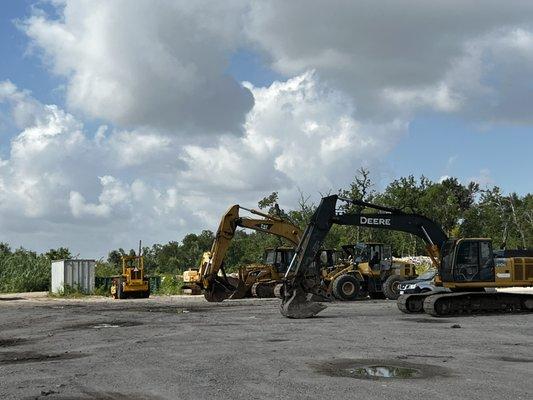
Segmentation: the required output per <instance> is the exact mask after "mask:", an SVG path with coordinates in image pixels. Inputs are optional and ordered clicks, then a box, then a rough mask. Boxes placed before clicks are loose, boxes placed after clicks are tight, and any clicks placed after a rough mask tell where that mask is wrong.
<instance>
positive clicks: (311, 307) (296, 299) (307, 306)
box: [280, 288, 326, 319]
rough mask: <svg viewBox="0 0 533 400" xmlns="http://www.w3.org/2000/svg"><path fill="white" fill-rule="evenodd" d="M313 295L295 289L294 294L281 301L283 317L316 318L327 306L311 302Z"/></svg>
mask: <svg viewBox="0 0 533 400" xmlns="http://www.w3.org/2000/svg"><path fill="white" fill-rule="evenodd" d="M312 296H313V295H312V294H310V293H306V292H304V291H303V290H302V289H301V288H295V289H293V290H292V293H291V294H290V295H289V296H287V297H284V298H283V300H282V301H281V306H280V311H281V315H283V316H284V317H287V318H295V319H300V318H311V317H314V316H316V315H317V314H318V313H319V312H320V311H322V310H324V309H325V308H326V306H325V305H324V304H322V303H317V302H314V301H311V297H312Z"/></svg>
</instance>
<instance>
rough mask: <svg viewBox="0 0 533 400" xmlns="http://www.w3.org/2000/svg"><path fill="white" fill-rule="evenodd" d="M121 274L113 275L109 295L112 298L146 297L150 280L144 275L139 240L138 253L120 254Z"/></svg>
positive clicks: (148, 295) (148, 294) (148, 292)
mask: <svg viewBox="0 0 533 400" xmlns="http://www.w3.org/2000/svg"><path fill="white" fill-rule="evenodd" d="M121 261H122V274H121V275H118V276H115V277H113V281H112V283H111V297H113V298H114V299H127V298H148V297H150V282H149V280H148V277H147V276H145V275H144V259H143V256H142V255H141V243H140V242H139V252H138V255H133V256H122V258H121Z"/></svg>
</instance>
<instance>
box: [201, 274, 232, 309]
mask: <svg viewBox="0 0 533 400" xmlns="http://www.w3.org/2000/svg"><path fill="white" fill-rule="evenodd" d="M234 291H235V286H234V285H233V283H232V282H230V281H229V280H228V279H224V278H222V277H216V278H215V279H213V280H212V282H211V284H210V285H209V287H208V288H207V289H206V290H204V297H205V299H206V300H207V301H209V302H210V303H218V302H221V301H224V300H226V299H228V298H230V296H231V295H232V294H233V292H234Z"/></svg>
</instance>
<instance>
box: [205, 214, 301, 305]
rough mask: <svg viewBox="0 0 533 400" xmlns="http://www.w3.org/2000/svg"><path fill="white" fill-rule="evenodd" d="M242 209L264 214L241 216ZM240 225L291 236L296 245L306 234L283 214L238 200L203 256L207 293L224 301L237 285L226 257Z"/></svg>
mask: <svg viewBox="0 0 533 400" xmlns="http://www.w3.org/2000/svg"><path fill="white" fill-rule="evenodd" d="M240 209H243V210H246V211H249V212H250V213H252V214H255V215H258V216H260V217H263V218H250V217H241V216H240V215H239V211H240ZM239 227H240V228H247V229H252V230H255V231H259V232H265V233H269V234H272V235H275V236H278V237H281V238H284V239H287V240H288V241H289V242H290V243H292V244H293V245H295V246H296V245H297V244H298V243H299V241H300V237H301V234H302V233H301V230H300V229H299V228H298V227H297V226H295V225H294V224H292V223H291V222H289V221H287V220H285V219H283V218H281V217H279V216H276V215H271V214H265V213H262V212H260V211H257V210H252V209H247V208H244V207H241V206H239V205H238V204H235V205H233V206H231V207H230V208H229V209H228V211H226V213H225V214H224V215H223V217H222V219H221V221H220V225H219V227H218V229H217V232H216V235H215V240H214V241H213V245H212V246H211V251H210V252H206V253H204V255H203V256H202V261H201V265H200V270H199V275H200V280H201V285H202V289H203V290H204V295H205V297H206V299H207V300H208V301H222V300H224V299H226V298H228V297H229V296H231V294H232V293H233V292H235V290H236V289H237V287H236V286H235V285H234V284H233V283H231V282H230V281H229V279H228V278H227V276H226V274H225V271H224V257H225V256H226V253H227V251H228V248H229V246H230V244H231V240H232V239H233V237H234V235H235V232H236V231H237V228H239ZM219 271H221V272H222V276H219V274H218V273H219Z"/></svg>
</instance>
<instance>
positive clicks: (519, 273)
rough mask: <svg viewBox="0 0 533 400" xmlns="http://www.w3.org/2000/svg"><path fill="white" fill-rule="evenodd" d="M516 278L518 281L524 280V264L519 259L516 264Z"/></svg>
mask: <svg viewBox="0 0 533 400" xmlns="http://www.w3.org/2000/svg"><path fill="white" fill-rule="evenodd" d="M514 279H515V280H516V281H522V280H524V266H523V265H522V263H521V262H519V261H517V262H515V265H514Z"/></svg>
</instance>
